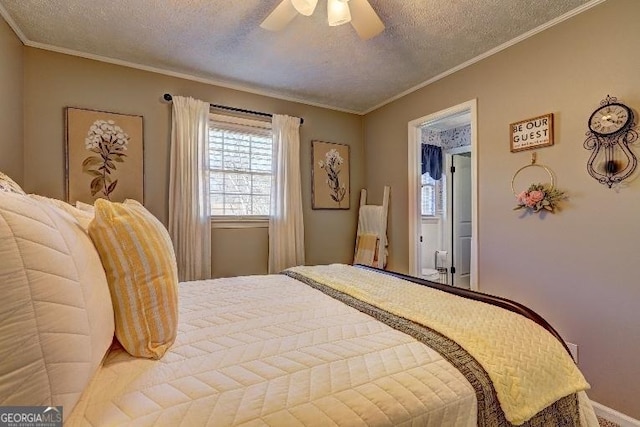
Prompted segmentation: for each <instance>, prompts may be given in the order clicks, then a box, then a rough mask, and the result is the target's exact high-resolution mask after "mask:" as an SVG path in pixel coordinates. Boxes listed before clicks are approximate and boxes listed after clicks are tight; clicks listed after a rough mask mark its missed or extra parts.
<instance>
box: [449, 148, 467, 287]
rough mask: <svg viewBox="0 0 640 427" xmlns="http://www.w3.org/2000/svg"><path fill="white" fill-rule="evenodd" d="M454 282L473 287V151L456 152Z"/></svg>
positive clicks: (454, 164) (453, 199) (454, 176)
mask: <svg viewBox="0 0 640 427" xmlns="http://www.w3.org/2000/svg"><path fill="white" fill-rule="evenodd" d="M452 162H453V167H454V168H455V172H454V173H453V197H452V204H453V207H452V210H453V215H452V217H453V226H452V228H453V230H452V233H453V236H452V237H453V239H452V240H453V250H452V252H453V259H452V261H453V263H452V265H453V267H454V268H455V270H454V271H455V273H454V274H452V284H453V285H454V286H457V287H460V288H466V289H469V288H470V287H471V153H464V154H454V155H453V156H452Z"/></svg>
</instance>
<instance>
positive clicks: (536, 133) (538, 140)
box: [509, 113, 553, 153]
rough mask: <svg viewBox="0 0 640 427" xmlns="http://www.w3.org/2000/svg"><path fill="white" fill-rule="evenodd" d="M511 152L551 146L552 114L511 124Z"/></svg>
mask: <svg viewBox="0 0 640 427" xmlns="http://www.w3.org/2000/svg"><path fill="white" fill-rule="evenodd" d="M509 127H510V128H511V152H514V153H515V152H516V151H522V150H530V149H532V148H539V147H547V146H549V145H553V114H552V113H549V114H545V115H544V116H539V117H534V118H533V119H527V120H522V121H520V122H516V123H511V124H510V125H509Z"/></svg>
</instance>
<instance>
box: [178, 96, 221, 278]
mask: <svg viewBox="0 0 640 427" xmlns="http://www.w3.org/2000/svg"><path fill="white" fill-rule="evenodd" d="M208 132H209V103H207V102H203V101H199V100H197V99H193V98H185V97H182V96H174V97H173V114H172V122H171V168H170V175H169V234H170V235H171V239H172V240H173V246H174V248H175V252H176V259H177V262H178V278H179V279H180V281H189V280H201V279H208V278H210V277H211V225H210V223H209V221H210V220H209V216H210V211H211V207H210V204H209V147H208V146H209V138H208Z"/></svg>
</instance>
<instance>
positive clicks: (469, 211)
mask: <svg viewBox="0 0 640 427" xmlns="http://www.w3.org/2000/svg"><path fill="white" fill-rule="evenodd" d="M476 139H477V138H476V101H475V100H472V101H469V102H465V103H463V104H460V105H456V106H454V107H451V108H448V109H446V110H443V111H440V112H438V113H435V114H431V115H428V116H425V117H421V118H419V119H416V120H412V121H411V122H410V123H409V156H408V157H409V163H408V166H409V167H408V170H409V218H408V220H409V221H408V222H409V273H410V274H411V275H413V276H416V277H422V278H426V279H428V280H433V281H439V282H441V283H447V284H449V285H453V286H458V287H464V288H467V289H474V290H477V227H476V224H477V180H476V176H477V175H476V174H477V172H476V171H477V157H476V154H477V153H476V151H477V150H476ZM424 144H429V145H430V147H429V148H433V147H434V146H437V147H440V148H439V149H438V151H440V150H441V153H442V154H441V169H442V173H441V176H440V173H438V172H436V174H435V175H434V176H433V177H430V175H433V173H432V172H431V171H430V170H429V167H427V170H428V171H427V172H426V173H424V174H423V172H424V171H425V168H424V167H423V162H424V154H423V150H424ZM427 152H431V150H427ZM428 162H429V164H430V165H432V164H433V161H432V160H431V161H428ZM435 169H436V170H437V169H438V168H435ZM434 178H437V179H434ZM431 186H432V187H433V188H431ZM425 187H427V188H425ZM434 195H435V196H434ZM425 199H426V200H425Z"/></svg>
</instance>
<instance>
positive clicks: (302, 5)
mask: <svg viewBox="0 0 640 427" xmlns="http://www.w3.org/2000/svg"><path fill="white" fill-rule="evenodd" d="M291 4H293V7H295V8H296V10H297V11H298V13H300V14H301V15H304V16H311V15H312V14H313V11H314V10H316V5H317V4H318V0H291Z"/></svg>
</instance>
